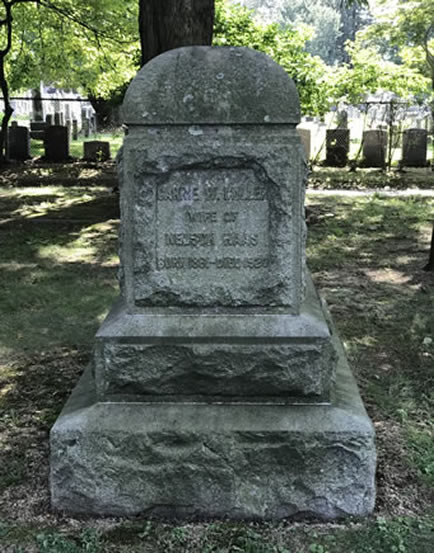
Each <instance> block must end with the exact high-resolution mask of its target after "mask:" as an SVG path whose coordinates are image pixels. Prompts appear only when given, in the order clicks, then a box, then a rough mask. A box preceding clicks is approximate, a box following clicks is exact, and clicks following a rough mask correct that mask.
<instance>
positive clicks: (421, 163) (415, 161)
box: [402, 129, 428, 167]
mask: <svg viewBox="0 0 434 553" xmlns="http://www.w3.org/2000/svg"><path fill="white" fill-rule="evenodd" d="M427 142H428V131H427V130H425V129H408V130H406V131H404V135H403V145H402V165H405V166H407V167H425V166H426V165H427V160H426V154H427Z"/></svg>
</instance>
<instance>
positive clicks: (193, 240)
mask: <svg viewBox="0 0 434 553" xmlns="http://www.w3.org/2000/svg"><path fill="white" fill-rule="evenodd" d="M164 240H165V243H166V246H193V247H203V248H206V247H209V246H214V243H215V242H214V234H202V233H191V234H190V233H187V232H176V233H169V232H168V233H166V234H165V235H164Z"/></svg>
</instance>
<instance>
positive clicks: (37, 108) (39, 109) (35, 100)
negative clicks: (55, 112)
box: [32, 88, 44, 121]
mask: <svg viewBox="0 0 434 553" xmlns="http://www.w3.org/2000/svg"><path fill="white" fill-rule="evenodd" d="M32 119H33V121H43V120H44V108H43V105H42V96H41V91H40V90H39V89H38V88H35V89H33V90H32Z"/></svg>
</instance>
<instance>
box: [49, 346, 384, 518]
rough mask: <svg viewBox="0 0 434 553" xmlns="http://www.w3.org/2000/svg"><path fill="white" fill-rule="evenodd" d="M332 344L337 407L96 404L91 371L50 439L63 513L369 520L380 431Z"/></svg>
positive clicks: (55, 494) (54, 488)
mask: <svg viewBox="0 0 434 553" xmlns="http://www.w3.org/2000/svg"><path fill="white" fill-rule="evenodd" d="M334 341H335V346H336V348H337V351H338V355H339V362H338V372H337V380H336V394H335V398H334V401H333V405H332V406H330V405H298V406H297V405H276V404H274V405H272V404H271V405H270V404H257V405H252V404H230V405H228V404H206V403H185V402H184V403H179V402H178V403H176V402H175V403H161V404H158V403H151V404H150V403H135V404H134V403H122V402H118V403H108V402H107V403H98V402H96V395H95V389H94V383H93V382H94V381H93V378H92V375H91V371H90V370H87V371H86V372H85V374H84V375H83V377H82V379H81V381H80V382H79V384H78V386H77V387H76V389H75V391H74V392H73V394H72V396H71V398H70V400H69V401H68V403H67V405H66V406H65V408H64V410H63V412H62V413H61V415H60V417H59V419H58V420H57V422H56V424H55V426H54V427H53V429H52V431H51V494H52V505H53V507H54V508H55V509H58V510H62V511H67V512H70V513H87V514H94V515H115V516H117V515H137V514H141V515H144V516H169V517H183V518H202V517H216V518H221V517H228V518H230V519H263V520H266V519H281V518H285V517H291V516H294V515H299V516H315V517H321V518H325V519H333V518H337V517H342V516H346V515H355V516H363V515H368V514H369V513H370V512H371V511H372V510H373V508H374V500H375V484H374V476H375V446H374V430H373V427H372V425H371V422H370V420H369V418H368V417H367V415H366V412H365V410H364V407H363V404H362V401H361V399H360V396H359V392H358V389H357V385H356V383H355V381H354V378H353V376H352V375H351V372H350V370H349V367H348V364H347V362H346V359H345V355H344V352H343V350H342V347H341V345H340V343H339V341H338V339H337V338H336V337H334Z"/></svg>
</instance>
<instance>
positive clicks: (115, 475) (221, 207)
mask: <svg viewBox="0 0 434 553" xmlns="http://www.w3.org/2000/svg"><path fill="white" fill-rule="evenodd" d="M124 118H125V123H126V125H127V126H128V134H127V136H126V138H125V140H124V145H123V154H122V157H121V162H120V189H121V236H120V237H121V241H120V257H121V271H120V283H121V295H120V298H119V300H118V301H117V302H116V304H115V305H114V306H113V308H112V310H111V312H110V313H109V315H108V317H107V319H106V320H105V322H104V323H103V325H102V327H101V328H100V330H99V332H98V334H97V337H96V346H95V352H94V359H93V363H92V367H90V368H89V369H88V370H87V371H86V372H85V374H84V375H83V377H82V379H81V381H80V382H79V384H78V385H77V388H76V389H75V391H74V392H73V394H72V397H71V398H70V400H69V401H68V403H67V405H66V406H65V408H64V410H63V412H62V413H61V415H60V417H59V419H58V420H57V422H56V424H55V426H54V427H53V429H52V431H51V493H52V503H53V506H54V507H55V508H57V509H62V510H66V511H69V512H76V513H93V514H107V515H109V514H110V515H133V514H137V513H145V514H147V515H155V516H157V515H161V516H173V517H191V516H199V517H204V516H205V517H229V518H233V519H242V518H247V519H251V518H259V519H273V518H284V517H288V516H293V515H300V514H301V515H303V514H307V515H315V516H320V517H325V518H334V517H340V516H342V515H366V514H368V513H370V512H371V511H372V509H373V506H374V496H375V488H374V473H375V448H374V432H373V428H372V425H371V423H370V421H369V419H368V417H367V415H366V413H365V410H364V408H363V404H362V402H361V400H360V396H359V394H358V390H357V386H356V384H355V381H354V379H353V377H352V375H351V372H350V370H349V368H348V364H347V363H346V360H345V355H344V353H343V350H342V347H341V345H340V343H339V340H338V338H337V336H336V333H335V332H334V331H333V328H332V323H331V321H330V319H329V315H328V313H327V312H326V310H325V309H324V307H323V305H322V303H321V302H320V300H319V298H318V296H317V295H316V293H315V290H314V287H313V284H312V281H311V279H310V278H309V275H308V273H307V269H306V266H305V261H304V250H305V225H304V220H303V199H304V180H305V177H306V166H305V162H304V160H303V159H304V156H303V154H302V146H301V143H300V138H299V136H298V134H297V132H296V128H295V127H296V125H297V123H298V122H299V119H300V114H299V102H298V96H297V91H296V89H295V86H294V84H293V82H292V81H291V80H290V79H289V77H288V75H287V74H286V72H285V71H284V70H283V69H282V68H281V67H280V66H278V65H277V64H275V63H274V62H273V61H272V60H271V59H270V58H268V57H267V56H265V55H264V54H261V53H258V52H255V51H253V50H249V49H246V48H212V47H187V48H180V49H177V50H173V51H170V52H166V53H165V54H162V55H161V56H159V57H157V58H155V59H153V60H152V61H151V62H149V63H148V64H147V65H146V66H145V67H144V68H142V70H141V71H140V72H139V73H138V75H137V76H136V78H135V79H134V81H133V82H132V84H131V85H130V87H129V89H128V92H127V94H126V97H125V101H124Z"/></svg>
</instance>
